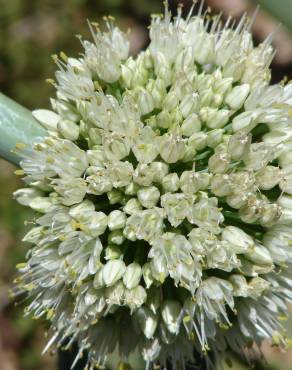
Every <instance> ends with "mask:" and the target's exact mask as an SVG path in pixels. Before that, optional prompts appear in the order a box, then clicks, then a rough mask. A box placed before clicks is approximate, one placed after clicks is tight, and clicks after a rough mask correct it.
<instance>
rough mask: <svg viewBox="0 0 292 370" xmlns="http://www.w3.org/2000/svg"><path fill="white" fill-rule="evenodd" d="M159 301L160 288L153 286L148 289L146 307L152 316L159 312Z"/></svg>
mask: <svg viewBox="0 0 292 370" xmlns="http://www.w3.org/2000/svg"><path fill="white" fill-rule="evenodd" d="M161 299H162V297H161V288H160V287H156V286H154V285H153V286H152V287H151V288H150V289H149V292H148V297H147V302H146V305H147V307H149V308H150V310H151V311H152V312H153V313H154V314H157V313H158V311H159V308H160V304H161Z"/></svg>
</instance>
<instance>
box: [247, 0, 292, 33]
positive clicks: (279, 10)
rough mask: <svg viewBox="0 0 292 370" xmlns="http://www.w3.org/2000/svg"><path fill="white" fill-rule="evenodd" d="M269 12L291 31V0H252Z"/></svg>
mask: <svg viewBox="0 0 292 370" xmlns="http://www.w3.org/2000/svg"><path fill="white" fill-rule="evenodd" d="M253 2H255V3H258V4H259V5H260V6H261V7H262V8H263V9H265V10H266V11H267V12H269V13H270V14H271V15H272V16H273V17H275V18H276V19H278V20H279V21H280V23H282V24H283V25H284V26H286V27H287V28H288V30H289V31H290V32H291V33H292V1H291V0H253Z"/></svg>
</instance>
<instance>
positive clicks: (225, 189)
mask: <svg viewBox="0 0 292 370" xmlns="http://www.w3.org/2000/svg"><path fill="white" fill-rule="evenodd" d="M211 190H212V193H214V194H215V195H217V196H218V197H225V196H226V195H228V194H230V193H231V190H232V180H231V178H230V176H229V175H227V174H219V173H218V174H216V175H215V176H213V177H212V180H211Z"/></svg>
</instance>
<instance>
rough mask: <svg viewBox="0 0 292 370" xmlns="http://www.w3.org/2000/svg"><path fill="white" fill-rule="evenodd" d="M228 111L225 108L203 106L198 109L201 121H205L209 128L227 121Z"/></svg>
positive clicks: (217, 126)
mask: <svg viewBox="0 0 292 370" xmlns="http://www.w3.org/2000/svg"><path fill="white" fill-rule="evenodd" d="M229 115H230V111H229V110H227V109H220V110H217V109H214V108H209V107H205V108H202V109H201V110H200V117H201V119H202V121H204V122H206V125H207V126H208V127H209V128H213V129H214V128H221V127H223V126H225V125H226V123H227V122H228V119H229Z"/></svg>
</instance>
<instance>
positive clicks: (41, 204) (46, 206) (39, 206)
mask: <svg viewBox="0 0 292 370" xmlns="http://www.w3.org/2000/svg"><path fill="white" fill-rule="evenodd" d="M29 207H30V208H32V209H33V210H34V211H37V212H40V213H47V212H49V211H50V209H52V208H53V203H52V200H51V199H50V198H48V197H36V198H33V199H32V200H31V201H30V203H29Z"/></svg>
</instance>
